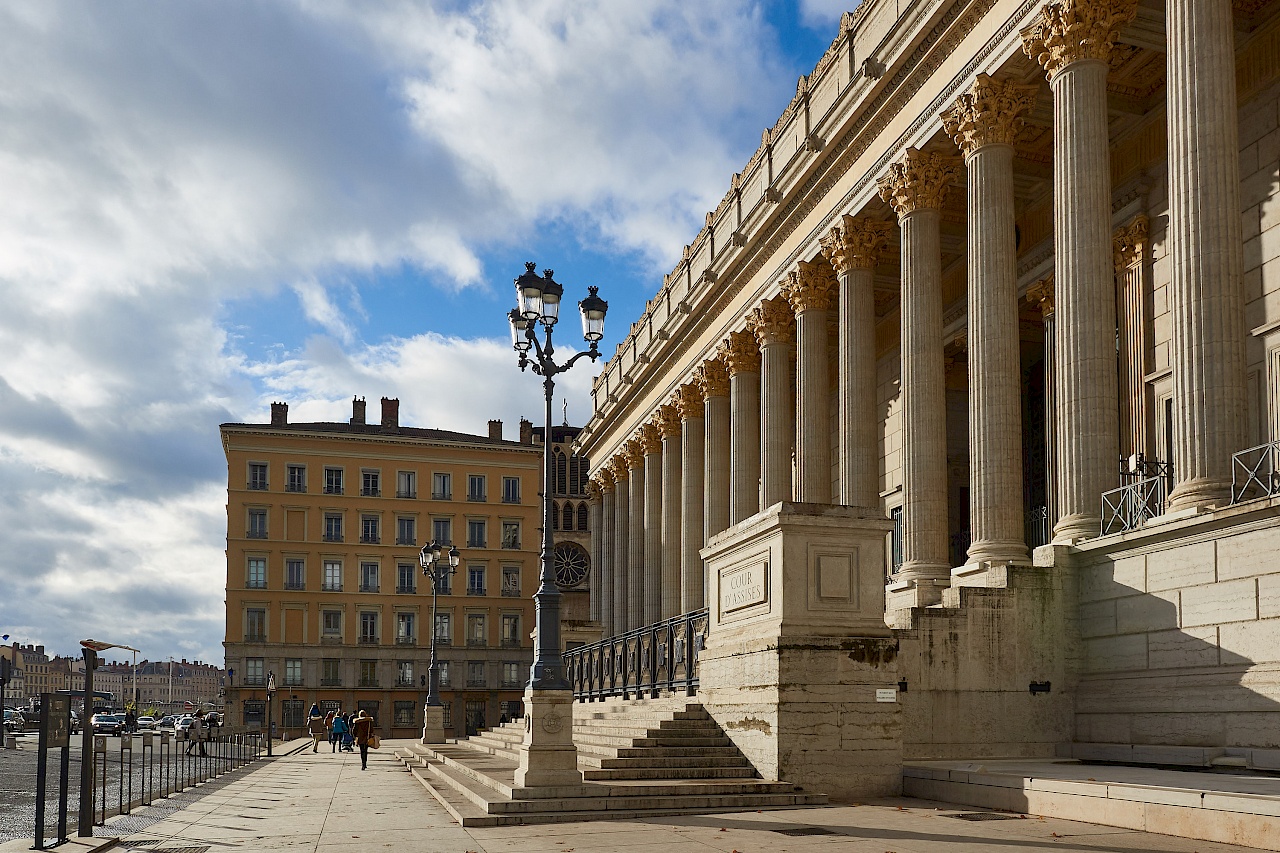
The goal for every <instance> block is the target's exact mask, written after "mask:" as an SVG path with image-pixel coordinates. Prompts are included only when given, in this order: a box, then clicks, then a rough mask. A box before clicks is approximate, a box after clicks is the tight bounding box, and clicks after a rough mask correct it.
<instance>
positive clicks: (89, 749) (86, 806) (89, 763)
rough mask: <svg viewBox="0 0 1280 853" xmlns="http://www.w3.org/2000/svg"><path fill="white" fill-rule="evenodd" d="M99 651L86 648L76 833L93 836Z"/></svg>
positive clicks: (86, 836) (82, 835)
mask: <svg viewBox="0 0 1280 853" xmlns="http://www.w3.org/2000/svg"><path fill="white" fill-rule="evenodd" d="M97 665H98V653H97V652H95V651H94V650H93V649H88V648H86V649H85V650H84V710H83V711H82V712H81V714H80V811H79V814H78V815H77V820H76V823H78V824H79V826H78V827H77V830H76V835H78V836H79V837H80V838H90V837H92V836H93V760H94V752H93V669H94V667H96V666H97Z"/></svg>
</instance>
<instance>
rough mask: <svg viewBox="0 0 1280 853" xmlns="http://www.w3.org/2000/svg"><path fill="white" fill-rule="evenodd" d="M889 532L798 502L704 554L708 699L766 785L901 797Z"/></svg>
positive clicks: (727, 535) (848, 514)
mask: <svg viewBox="0 0 1280 853" xmlns="http://www.w3.org/2000/svg"><path fill="white" fill-rule="evenodd" d="M891 528H892V522H890V521H889V520H888V519H886V518H885V517H884V516H883V515H880V514H879V513H876V512H874V511H870V510H864V509H859V508H855V507H837V506H830V505H825V504H800V503H790V502H787V503H780V504H775V505H774V506H772V507H770V508H769V509H767V510H765V511H763V512H760V513H758V514H756V515H754V516H752V517H751V518H748V519H746V520H745V521H743V522H741V523H739V524H737V525H735V526H733V527H730V528H729V529H728V530H725V531H724V532H723V533H721V534H719V535H718V536H715V537H713V538H712V539H711V541H710V543H709V544H708V545H707V547H706V548H705V549H704V550H703V552H702V554H703V557H704V559H705V560H706V561H707V569H708V574H709V577H710V601H709V604H710V609H711V617H710V618H711V627H710V631H709V633H708V637H707V647H706V649H705V650H704V651H703V652H702V654H701V656H700V658H699V679H700V685H699V689H698V697H699V699H700V700H701V701H702V703H703V705H704V707H705V708H706V709H707V711H708V712H709V713H710V714H711V715H712V716H713V717H714V718H715V720H716V722H718V723H719V724H720V725H721V727H722V728H724V730H725V732H726V733H727V734H728V735H729V737H730V738H732V739H733V741H734V743H735V744H736V745H737V746H738V748H739V749H741V750H742V752H743V754H744V755H746V756H747V758H749V759H750V760H751V762H752V763H753V764H754V765H755V767H756V768H757V769H758V770H759V771H760V772H761V774H763V775H764V777H765V778H766V779H776V780H783V781H787V782H794V783H796V784H798V785H802V786H804V787H805V788H807V789H809V790H811V791H818V792H822V793H826V794H829V795H831V796H833V797H836V798H843V797H870V796H888V795H893V794H897V793H898V792H899V791H900V790H901V784H902V782H901V776H902V722H901V719H902V714H901V706H900V705H899V704H898V701H897V700H898V696H897V682H898V670H897V664H896V657H897V641H896V640H895V639H894V638H893V637H892V635H891V633H890V631H889V629H888V627H887V626H886V625H885V621H884V580H883V579H884V539H885V535H886V534H887V533H888V531H889V530H890V529H891Z"/></svg>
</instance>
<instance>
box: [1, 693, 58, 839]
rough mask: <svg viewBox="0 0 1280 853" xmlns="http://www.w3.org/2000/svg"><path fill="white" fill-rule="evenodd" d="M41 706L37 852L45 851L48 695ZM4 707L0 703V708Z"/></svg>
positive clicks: (37, 767) (37, 747)
mask: <svg viewBox="0 0 1280 853" xmlns="http://www.w3.org/2000/svg"><path fill="white" fill-rule="evenodd" d="M40 704H41V705H42V706H43V708H44V714H43V717H44V718H43V719H42V720H41V721H40V740H39V743H38V744H37V746H36V756H37V757H36V762H37V763H36V846H35V849H36V850H43V849H44V797H45V781H46V780H45V776H46V773H47V765H48V757H49V718H50V717H52V716H53V713H52V711H53V709H51V708H50V707H49V694H48V693H42V694H41V695H40ZM3 707H4V705H3V703H0V708H3Z"/></svg>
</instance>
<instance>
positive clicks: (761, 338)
mask: <svg viewBox="0 0 1280 853" xmlns="http://www.w3.org/2000/svg"><path fill="white" fill-rule="evenodd" d="M747 328H748V329H749V330H750V331H751V333H752V334H753V335H755V336H756V343H758V344H759V345H760V346H762V347H765V346H768V345H769V344H789V343H791V341H793V340H794V339H795V315H794V314H792V313H791V306H790V305H788V304H787V301H786V300H785V299H782V298H781V297H777V296H775V297H774V298H772V299H766V300H764V301H763V302H761V303H760V304H759V305H757V306H756V307H755V308H754V309H753V310H752V311H751V313H749V314H747Z"/></svg>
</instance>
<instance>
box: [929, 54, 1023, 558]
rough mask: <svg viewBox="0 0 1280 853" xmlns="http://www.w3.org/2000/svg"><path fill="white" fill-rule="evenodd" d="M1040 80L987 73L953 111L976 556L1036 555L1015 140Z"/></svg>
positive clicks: (950, 129)
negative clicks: (963, 245) (1029, 492)
mask: <svg viewBox="0 0 1280 853" xmlns="http://www.w3.org/2000/svg"><path fill="white" fill-rule="evenodd" d="M1035 99H1036V89H1035V88H1034V87H1028V86H1019V85H1016V84H1014V83H1011V82H1008V81H1003V80H994V79H992V78H991V77H989V76H987V75H986V74H980V75H978V79H977V80H976V81H975V83H974V85H973V86H972V87H971V88H970V89H969V90H968V91H966V92H965V93H963V94H962V95H961V96H960V97H959V98H958V99H957V101H956V104H955V106H954V107H952V109H951V110H949V111H948V112H947V114H946V115H945V116H943V125H944V126H945V127H946V130H947V133H948V134H949V135H950V136H951V138H952V139H953V140H955V142H956V144H957V145H959V146H960V149H961V150H962V151H963V152H964V155H965V163H966V166H967V168H968V170H969V179H968V182H967V186H968V217H967V220H968V278H969V280H968V314H969V317H968V332H969V334H968V344H969V359H968V360H969V524H970V530H971V534H972V536H971V541H970V545H969V560H968V562H969V563H971V564H974V563H1006V564H1007V563H1026V562H1029V561H1030V559H1029V554H1028V552H1027V545H1026V542H1025V541H1024V537H1025V534H1024V532H1023V530H1024V528H1023V517H1022V516H1023V512H1022V363H1021V352H1020V349H1021V347H1020V335H1019V330H1018V273H1017V238H1016V235H1015V230H1014V195H1013V154H1014V150H1013V144H1012V143H1013V140H1014V137H1015V135H1016V133H1017V131H1018V129H1019V128H1020V127H1021V124H1022V120H1021V114H1022V113H1023V112H1024V111H1025V110H1027V109H1030V108H1031V107H1032V106H1033V105H1034V104H1035Z"/></svg>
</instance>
